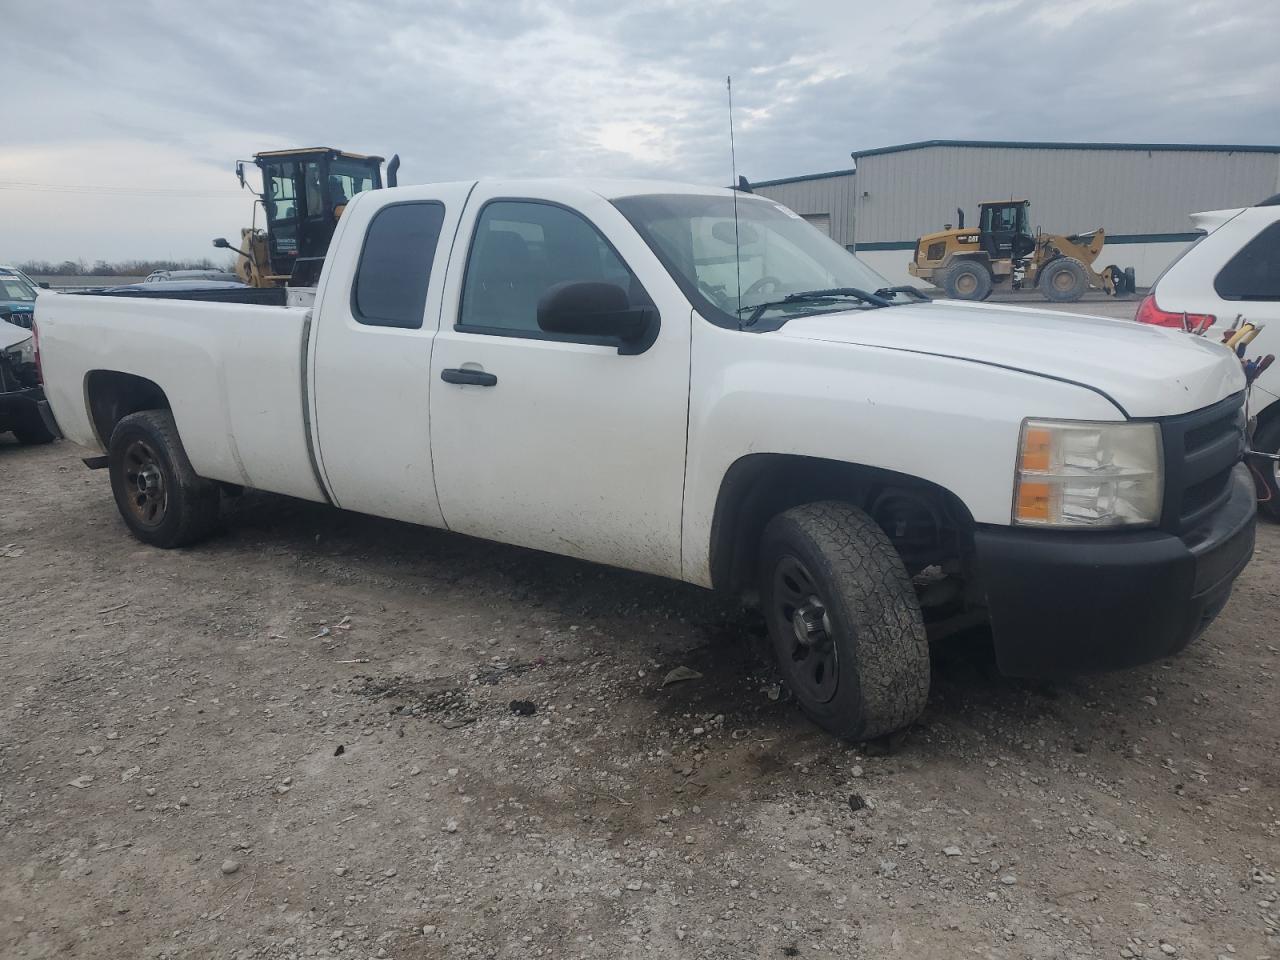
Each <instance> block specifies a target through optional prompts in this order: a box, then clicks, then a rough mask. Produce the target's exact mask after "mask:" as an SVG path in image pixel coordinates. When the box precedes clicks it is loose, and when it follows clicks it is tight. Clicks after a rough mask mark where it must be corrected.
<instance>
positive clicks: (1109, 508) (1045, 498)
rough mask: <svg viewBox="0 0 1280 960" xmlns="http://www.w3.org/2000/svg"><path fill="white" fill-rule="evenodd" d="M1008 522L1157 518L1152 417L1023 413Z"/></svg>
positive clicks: (1110, 522) (1158, 483) (1157, 464)
mask: <svg viewBox="0 0 1280 960" xmlns="http://www.w3.org/2000/svg"><path fill="white" fill-rule="evenodd" d="M1014 479H1015V483H1014V494H1013V522H1014V523H1015V524H1021V525H1024V526H1038V527H1066V528H1077V527H1122V526H1137V525H1153V524H1156V523H1158V522H1159V520H1160V503H1161V500H1162V499H1163V495H1164V471H1163V466H1162V459H1161V456H1160V428H1159V427H1158V426H1157V425H1156V424H1154V423H1084V422H1079V421H1076V422H1072V421H1069V420H1059V421H1054V420H1024V421H1023V422H1022V437H1021V440H1020V442H1019V444H1018V468H1017V474H1016V476H1015V478H1014Z"/></svg>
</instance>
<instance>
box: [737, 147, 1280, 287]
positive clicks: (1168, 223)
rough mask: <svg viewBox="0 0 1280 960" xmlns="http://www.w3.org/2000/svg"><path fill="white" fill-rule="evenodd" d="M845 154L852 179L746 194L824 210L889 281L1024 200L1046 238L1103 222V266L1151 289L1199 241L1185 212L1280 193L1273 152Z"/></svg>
mask: <svg viewBox="0 0 1280 960" xmlns="http://www.w3.org/2000/svg"><path fill="white" fill-rule="evenodd" d="M852 156H853V158H854V160H855V162H856V163H857V168H856V174H853V175H850V172H849V171H847V170H841V171H836V172H834V173H831V174H817V175H814V176H811V177H794V178H791V179H789V180H780V181H770V182H765V183H761V184H759V185H757V186H755V187H754V188H753V189H756V191H757V192H758V193H760V194H762V195H764V196H768V197H771V198H773V199H775V200H778V201H779V202H780V203H783V204H786V205H787V206H790V207H792V208H793V209H795V211H796V212H797V213H800V214H802V215H807V216H808V217H810V218H812V217H815V216H819V215H821V214H822V213H824V212H829V213H830V216H831V223H832V236H833V238H834V239H836V240H837V241H838V242H840V243H842V244H844V245H845V246H854V247H856V249H857V251H858V255H859V256H860V257H863V258H864V259H865V260H867V261H868V263H870V264H871V265H872V266H874V267H876V268H877V269H878V270H880V271H881V272H882V273H884V274H885V275H886V276H888V277H889V278H890V279H891V280H894V281H895V282H908V281H911V280H912V278H911V277H910V275H909V274H908V273H907V272H906V266H907V263H908V262H909V261H910V259H911V256H912V251H913V249H914V246H915V240H916V238H917V237H919V236H921V235H922V234H925V233H930V232H932V231H935V230H941V229H942V228H943V227H944V226H945V225H946V224H949V223H950V224H955V222H956V208H957V207H962V208H963V209H964V211H965V218H966V219H965V222H966V223H968V224H969V225H971V226H972V225H974V224H975V223H976V221H977V214H978V204H979V203H980V202H982V201H984V200H1002V199H1007V198H1009V197H1016V198H1019V199H1028V200H1030V201H1031V215H1032V223H1033V224H1035V225H1038V226H1041V227H1043V228H1044V229H1045V230H1046V231H1048V232H1051V233H1080V232H1083V231H1087V230H1092V229H1093V228H1095V227H1099V226H1100V227H1104V228H1105V229H1106V231H1107V245H1106V247H1104V248H1103V251H1102V254H1101V256H1100V257H1099V258H1098V265H1099V266H1102V265H1105V264H1108V263H1118V264H1120V265H1121V266H1134V267H1135V268H1136V269H1137V274H1138V282H1139V283H1140V284H1149V283H1151V282H1152V281H1153V280H1154V279H1155V277H1156V276H1157V275H1158V274H1159V272H1160V271H1161V270H1163V269H1164V266H1165V265H1166V264H1168V262H1169V261H1170V260H1172V259H1173V257H1174V256H1176V255H1177V253H1178V252H1179V251H1180V250H1182V249H1183V248H1184V247H1185V246H1186V244H1187V243H1188V242H1189V241H1190V240H1191V239H1192V238H1193V237H1194V234H1193V233H1192V232H1191V224H1190V221H1189V220H1188V214H1191V213H1194V212H1196V211H1200V210H1215V209H1222V208H1225V207H1243V206H1249V205H1251V204H1254V203H1257V202H1258V201H1259V200H1262V199H1263V198H1265V197H1267V196H1270V195H1272V194H1275V193H1280V147H1273V146H1213V145H1182V144H1103V143H1039V144H1037V143H1022V142H1011V143H1004V142H995V141H960V140H930V141H925V142H922V143H912V144H904V145H902V146H896V147H885V148H882V149H878V150H863V151H855V152H854V153H853V154H852ZM850 203H851V206H844V207H843V208H842V209H838V207H839V206H840V205H842V204H843V205H849V204H850ZM850 221H851V222H850ZM837 223H840V224H842V225H843V224H846V223H848V224H850V226H851V227H852V229H851V230H847V231H846V230H844V229H842V230H841V231H840V232H837V230H836V229H835V225H836V224H837Z"/></svg>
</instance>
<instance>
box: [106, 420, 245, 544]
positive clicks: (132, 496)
mask: <svg viewBox="0 0 1280 960" xmlns="http://www.w3.org/2000/svg"><path fill="white" fill-rule="evenodd" d="M107 461H108V462H107V467H108V471H109V473H110V474H111V492H112V493H114V494H115V498H116V507H117V508H118V509H119V510H120V516H121V517H123V518H124V522H125V525H126V526H127V527H128V528H129V529H130V530H131V531H132V532H133V535H134V536H135V537H137V538H138V539H139V540H141V541H142V542H143V543H149V544H151V545H152V546H155V547H162V548H165V549H168V548H171V547H182V546H186V545H188V544H191V543H196V542H197V541H199V540H203V539H205V538H206V537H208V536H209V534H211V533H212V532H213V531H214V530H215V529H216V528H217V526H218V519H219V513H220V507H221V502H220V494H219V490H218V485H217V484H216V483H214V482H213V481H211V480H205V479H204V478H203V477H200V476H197V475H196V472H195V470H194V469H192V466H191V461H190V460H188V459H187V453H186V450H184V449H183V447H182V441H181V439H179V437H178V428H177V426H176V425H175V424H174V422H173V414H172V413H170V412H169V411H168V410H145V411H143V412H141V413H132V414H130V415H129V416H127V417H125V418H124V419H123V420H121V421H120V422H119V423H118V424H116V428H115V430H114V431H112V434H111V442H110V443H109V444H108V447H107Z"/></svg>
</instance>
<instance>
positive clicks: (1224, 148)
mask: <svg viewBox="0 0 1280 960" xmlns="http://www.w3.org/2000/svg"><path fill="white" fill-rule="evenodd" d="M926 147H990V148H996V149H1005V150H1153V151H1154V150H1160V151H1182V152H1186V153H1280V146H1266V145H1263V144H1223V143H1098V142H1085V143H1067V142H1054V141H1038V140H918V141H916V142H915V143H900V144H897V145H895V146H891V147H875V148H873V149H871V150H854V151H853V152H852V153H851V154H849V156H851V157H853V159H855V160H858V159H860V158H862V157H874V156H878V155H880V154H883V153H905V152H906V151H908V150H923V149H925V148H926ZM818 176H830V174H818ZM798 179H808V178H798ZM779 182H782V183H786V182H788V181H779Z"/></svg>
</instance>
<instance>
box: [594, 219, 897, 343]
mask: <svg viewBox="0 0 1280 960" xmlns="http://www.w3.org/2000/svg"><path fill="white" fill-rule="evenodd" d="M737 199H738V204H737V206H738V219H737V228H736V232H735V227H734V214H733V208H734V198H733V197H732V196H727V195H721V196H698V195H693V194H690V195H671V196H641V197H625V198H623V199H621V200H615V201H614V206H616V207H617V208H618V209H619V210H620V211H621V212H622V215H623V216H625V217H626V218H627V219H628V220H629V221H631V225H632V226H634V227H635V228H636V230H637V231H639V233H640V235H641V236H642V237H643V238H644V240H645V242H646V243H648V244H649V247H650V248H651V249H652V250H653V251H654V253H656V254H657V256H658V258H659V259H660V260H662V262H663V264H664V265H665V266H666V268H667V269H668V270H669V271H671V275H672V276H673V277H675V279H676V282H677V283H679V284H680V286H681V289H683V290H684V292H685V294H686V295H687V296H688V297H689V299H690V300H691V301H692V302H693V303H694V305H695V306H697V307H698V310H699V312H700V313H702V314H703V315H704V316H705V317H706V318H707V319H709V320H711V321H713V322H714V323H718V324H720V325H722V326H733V327H739V326H742V325H744V324H743V320H744V318H750V317H752V316H753V315H754V316H755V317H756V319H758V318H759V316H761V315H766V314H767V315H772V316H774V317H775V318H776V317H782V318H783V319H785V318H786V317H788V316H800V315H802V314H812V313H821V312H824V311H829V310H855V309H861V308H864V307H866V306H867V304H865V303H862V302H858V301H856V300H852V299H845V298H831V299H820V300H800V301H793V302H790V303H784V302H782V301H783V300H784V298H785V297H787V296H791V295H795V294H801V293H809V292H811V291H815V290H832V289H843V288H856V289H859V290H865V291H867V292H872V291H876V290H882V289H885V288H887V287H888V286H889V281H887V280H885V278H884V277H882V276H880V275H879V274H878V273H876V272H875V271H874V270H872V269H871V268H870V267H868V266H867V265H866V264H865V263H863V262H862V261H860V260H859V259H858V258H857V257H855V256H854V255H853V254H851V253H849V251H847V250H845V249H844V247H842V246H840V245H839V244H838V243H836V242H835V241H833V240H832V239H831V238H830V237H828V236H827V235H826V234H824V233H822V231H820V230H818V229H817V228H816V227H813V226H812V225H810V224H808V223H806V222H805V221H804V220H803V219H801V217H800V216H799V215H798V214H795V213H792V212H791V211H790V210H788V209H787V208H786V207H784V206H782V205H781V204H777V203H774V202H773V201H772V200H766V199H764V198H763V197H757V196H752V195H749V194H748V195H743V196H740V197H738V198H737ZM735 236H736V239H737V244H736V247H737V251H738V253H737V255H736V256H735V254H734V250H735V243H734V240H735ZM739 291H741V293H739Z"/></svg>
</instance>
